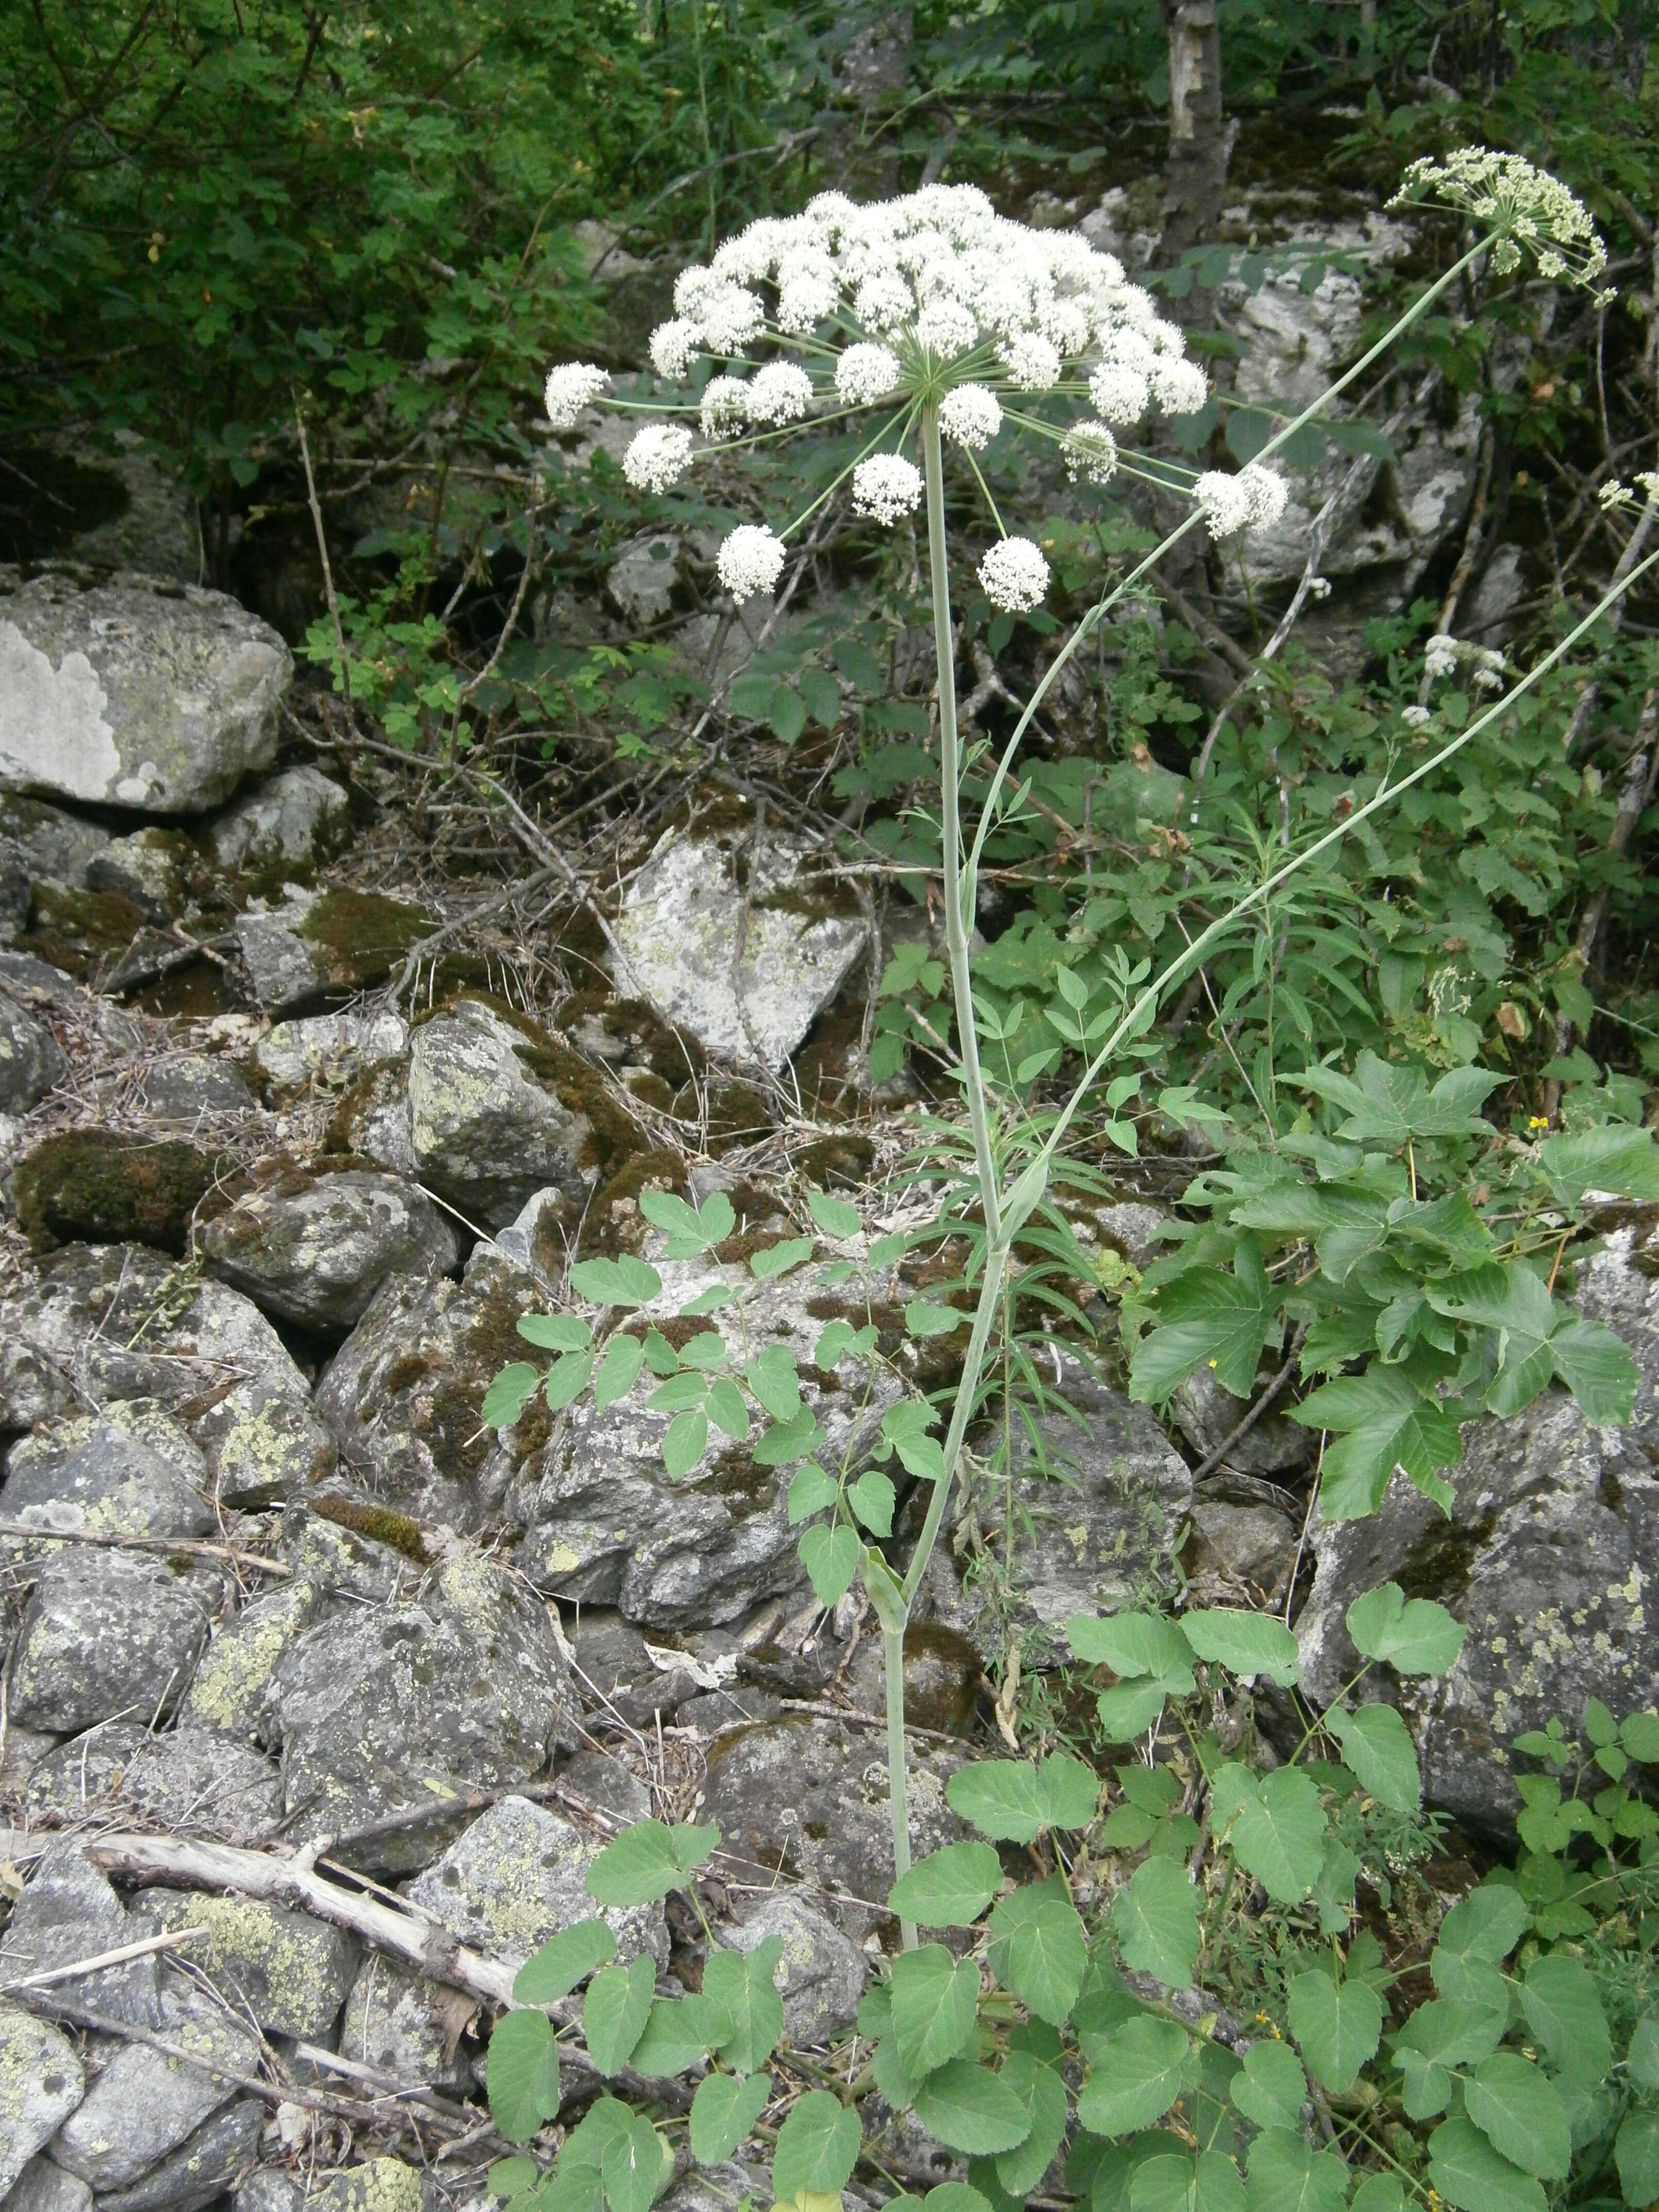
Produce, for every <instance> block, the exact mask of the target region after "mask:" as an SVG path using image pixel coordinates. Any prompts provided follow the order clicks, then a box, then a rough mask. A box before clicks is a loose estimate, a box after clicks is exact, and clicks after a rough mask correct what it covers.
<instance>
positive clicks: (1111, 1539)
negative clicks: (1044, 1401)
mask: <svg viewBox="0 0 1659 2212" xmlns="http://www.w3.org/2000/svg"><path fill="white" fill-rule="evenodd" d="M1055 1358H1056V1362H1057V1364H1058V1375H1057V1379H1056V1381H1055V1383H1054V1388H1055V1389H1056V1391H1057V1392H1058V1394H1059V1395H1060V1396H1061V1397H1063V1398H1064V1399H1065V1400H1066V1402H1067V1404H1068V1405H1069V1406H1070V1407H1072V1408H1073V1412H1074V1413H1076V1414H1078V1415H1079V1417H1080V1418H1079V1419H1075V1420H1074V1419H1071V1418H1070V1417H1069V1416H1068V1415H1067V1414H1066V1413H1065V1412H1064V1411H1063V1410H1060V1409H1058V1408H1056V1409H1054V1410H1053V1411H1051V1412H1048V1413H1044V1414H1042V1416H1041V1417H1040V1418H1039V1419H1038V1420H1037V1422H1036V1429H1037V1433H1038V1436H1039V1437H1040V1438H1041V1441H1042V1453H1043V1456H1044V1457H1045V1458H1046V1460H1047V1462H1048V1471H1047V1472H1045V1471H1044V1470H1043V1469H1042V1468H1041V1467H1040V1466H1039V1465H1038V1464H1037V1462H1036V1456H1035V1455H1034V1453H1033V1451H1032V1448H1031V1445H1030V1441H1029V1440H1028V1439H1026V1438H1024V1437H1021V1438H1019V1439H1018V1441H1017V1443H1016V1447H1015V1449H1016V1457H1017V1462H1018V1469H1019V1472H1018V1473H1017V1474H1016V1475H1015V1478H1014V1486H1013V1487H1014V1511H1015V1515H1016V1518H1017V1522H1018V1527H1019V1530H1020V1534H1019V1540H1018V1543H1017V1545H1016V1547H1015V1553H1014V1562H1013V1573H1012V1582H1011V1584H1010V1586H1009V1588H1008V1589H1007V1591H1006V1596H1005V1598H1004V1599H1003V1601H1002V1603H1003V1607H1004V1610H1003V1611H1002V1612H1001V1613H996V1612H994V1609H993V1608H992V1607H991V1606H990V1605H989V1603H988V1602H981V1601H979V1600H978V1599H977V1598H976V1597H975V1590H974V1586H973V1583H972V1581H971V1578H970V1580H969V1584H968V1586H967V1587H966V1589H964V1592H963V1595H964V1598H965V1599H966V1600H967V1601H968V1607H969V1616H968V1617H969V1620H971V1624H972V1626H971V1632H972V1633H973V1635H974V1636H975V1640H976V1641H977V1642H978V1643H979V1644H980V1645H981V1649H982V1650H985V1651H986V1652H987V1654H988V1653H989V1652H990V1651H991V1650H994V1649H996V1650H1000V1645H1001V1641H1002V1637H1003V1635H1004V1633H1005V1627H1004V1623H1005V1622H1006V1624H1008V1625H1012V1626H1013V1627H1015V1628H1018V1629H1023V1630H1024V1631H1025V1632H1026V1634H1027V1656H1028V1657H1030V1658H1048V1657H1052V1656H1056V1655H1057V1654H1058V1652H1059V1651H1060V1650H1061V1649H1062V1648H1063V1646H1064V1640H1065V1639H1064V1629H1065V1624H1066V1620H1067V1619H1068V1618H1069V1616H1070V1615H1071V1614H1073V1613H1115V1612H1116V1611H1117V1610H1118V1609H1119V1608H1120V1607H1126V1606H1136V1605H1140V1604H1144V1603H1146V1601H1149V1600H1152V1601H1156V1600H1157V1598H1158V1596H1160V1595H1163V1594H1164V1593H1166V1592H1168V1591H1169V1590H1170V1589H1173V1588H1174V1587H1175V1586H1176V1580H1177V1577H1176V1568H1175V1556H1174V1547H1175V1544H1176V1539H1177V1538H1178V1537H1179V1535H1180V1533H1181V1530H1182V1526H1183V1524H1184V1522H1185V1521H1186V1518H1187V1515H1188V1510H1189V1509H1190V1506H1191V1504H1192V1495H1193V1478H1192V1474H1191V1471H1190V1469H1189V1468H1188V1466H1187V1462H1185V1461H1184V1460H1183V1459H1182V1456H1181V1455H1180V1453H1179V1452H1177V1451H1176V1450H1175V1449H1173V1447H1172V1446H1171V1445H1170V1441H1169V1439H1168V1437H1165V1435H1164V1431H1162V1429H1160V1428H1159V1427H1158V1423H1157V1422H1156V1421H1155V1420H1154V1419H1152V1414H1151V1413H1149V1412H1148V1411H1147V1410H1146V1407H1144V1406H1134V1405H1131V1404H1130V1402H1129V1401H1128V1400H1127V1398H1125V1397H1124V1396H1123V1395H1121V1392H1119V1391H1116V1390H1114V1389H1109V1387H1108V1386H1107V1385H1106V1384H1105V1383H1102V1382H1100V1381H1098V1380H1097V1377H1096V1376H1093V1375H1092V1374H1091V1372H1090V1371H1089V1370H1087V1369H1086V1368H1085V1366H1084V1364H1083V1363H1082V1362H1081V1361H1080V1360H1079V1359H1078V1358H1076V1357H1075V1356H1074V1355H1073V1354H1071V1353H1069V1352H1056V1353H1055ZM1043 1379H1044V1382H1045V1383H1046V1382H1047V1381H1048V1376H1046V1375H1045V1376H1044V1378H1043ZM959 1497H960V1504H958V1505H957V1510H956V1513H955V1516H954V1517H955V1522H956V1524H957V1529H958V1531H959V1534H960V1535H961V1537H962V1538H963V1539H964V1540H965V1541H964V1542H963V1544H962V1545H961V1546H960V1547H959V1554H958V1555H959V1556H971V1554H972V1553H973V1552H974V1551H975V1550H976V1549H983V1550H988V1551H991V1552H993V1553H994V1554H995V1556H996V1559H997V1562H998V1565H999V1566H1000V1565H1001V1547H1000V1534H1001V1531H1002V1529H1003V1527H1004V1502H1003V1486H1002V1484H1001V1482H1000V1479H999V1480H997V1481H995V1482H992V1481H991V1480H989V1479H988V1478H987V1477H984V1476H977V1477H975V1478H973V1479H971V1480H969V1483H967V1484H966V1485H964V1486H963V1487H962V1489H961V1491H960V1492H959ZM964 1522H966V1523H967V1524H968V1525H967V1526H966V1527H965V1528H964V1527H963V1523H964Z"/></svg>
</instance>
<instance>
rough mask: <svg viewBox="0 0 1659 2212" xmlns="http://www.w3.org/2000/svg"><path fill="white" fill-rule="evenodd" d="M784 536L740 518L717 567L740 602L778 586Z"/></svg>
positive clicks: (725, 582) (723, 580)
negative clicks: (781, 536) (740, 520)
mask: <svg viewBox="0 0 1659 2212" xmlns="http://www.w3.org/2000/svg"><path fill="white" fill-rule="evenodd" d="M786 550H787V549H786V548H785V545H784V542H783V540H782V538H776V537H774V535H773V533H772V532H770V531H769V530H768V529H765V528H764V527H763V526H760V525H758V524H757V523H753V522H740V523H739V524H738V526H737V528H736V529H735V530H734V531H733V532H732V534H731V536H730V537H729V538H726V542H725V544H723V545H722V546H721V547H720V552H719V555H718V556H717V557H716V559H715V562H714V571H715V574H717V575H718V576H719V578H720V581H721V583H722V584H724V585H725V586H726V590H727V591H728V592H731V594H732V598H733V599H735V600H736V601H737V603H738V605H739V606H741V605H743V603H744V600H745V599H753V598H754V596H755V594H756V592H771V591H775V590H776V588H777V581H778V578H779V577H780V576H781V574H783V562H784V556H785V552H786Z"/></svg>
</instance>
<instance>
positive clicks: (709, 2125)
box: [691, 2074, 772, 2166]
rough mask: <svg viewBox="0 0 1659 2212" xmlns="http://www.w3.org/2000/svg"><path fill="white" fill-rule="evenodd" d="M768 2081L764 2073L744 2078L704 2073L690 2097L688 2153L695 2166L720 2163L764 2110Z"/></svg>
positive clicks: (746, 2134) (730, 2153)
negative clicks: (689, 2145) (748, 2079)
mask: <svg viewBox="0 0 1659 2212" xmlns="http://www.w3.org/2000/svg"><path fill="white" fill-rule="evenodd" d="M771 2094H772V2084H771V2081H770V2080H769V2077H768V2076H767V2075H764V2074H757V2075H754V2076H753V2077H752V2079H750V2081H738V2077H737V2075H735V2074H706V2075H704V2076H703V2078H702V2081H699V2082H698V2084H697V2093H696V2096H695V2097H693V2099H692V2100H691V2155H692V2157H693V2158H695V2159H696V2161H697V2163H698V2165H699V2166H720V2165H721V2164H722V2163H723V2162H724V2161H725V2160H726V2159H728V2158H730V2157H731V2155H732V2152H733V2151H734V2150H736V2148H738V2144H739V2143H741V2142H745V2141H746V2140H747V2139H748V2136H749V2133H750V2130H751V2129H752V2128H753V2126H754V2124H755V2123H756V2121H757V2119H759V2118H760V2116H761V2114H762V2113H763V2112H764V2111H765V2110H766V2106H767V2104H768V2101H769V2099H770V2097H771Z"/></svg>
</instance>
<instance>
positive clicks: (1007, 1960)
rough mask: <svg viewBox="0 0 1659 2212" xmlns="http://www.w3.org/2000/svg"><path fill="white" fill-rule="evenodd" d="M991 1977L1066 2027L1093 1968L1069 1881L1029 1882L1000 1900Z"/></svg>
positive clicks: (995, 1913) (1053, 1877)
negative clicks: (1089, 1966) (1087, 1974)
mask: <svg viewBox="0 0 1659 2212" xmlns="http://www.w3.org/2000/svg"><path fill="white" fill-rule="evenodd" d="M990 1929H991V1942H990V1946H989V1950H988V1954H987V1955H988V1957H989V1960H990V1965H991V1971H992V1972H994V1974H995V1975H996V1977H997V1978H998V1980H999V1981H1000V1983H1001V1984H1002V1985H1003V1987H1004V1988H1005V1989H1008V1990H1012V1991H1013V1993H1014V1995H1015V1996H1017V1997H1018V1999H1019V2000H1020V2002H1021V2003H1022V2004H1024V2006H1025V2007H1026V2008H1027V2010H1028V2011H1030V2012H1031V2013H1034V2014H1035V2015H1036V2018H1037V2019H1038V2020H1046V2021H1049V2022H1050V2023H1051V2024H1052V2025H1053V2026H1054V2027H1061V2026H1063V2025H1064V2023H1065V2021H1066V2017H1067V2015H1069V2014H1070V2012H1071V2009H1072V2007H1073V2004H1075V2002H1077V1997H1078V1993H1079V1990H1081V1989H1082V1987H1083V1977H1084V1975H1085V1972H1087V1969H1088V1965H1089V1950H1088V1944H1087V1942H1086V1941H1085V1936H1084V1933H1083V1923H1082V1921H1081V1920H1079V1917H1078V1914H1077V1908H1076V1906H1075V1905H1073V1903H1072V1898H1071V1893H1070V1891H1069V1890H1068V1889H1067V1888H1066V1881H1065V1877H1064V1876H1063V1875H1057V1874H1056V1875H1050V1876H1049V1877H1048V1881H1040V1882H1028V1883H1026V1884H1025V1885H1024V1887H1021V1888H1018V1889H1016V1890H1014V1891H1013V1892H1012V1894H1011V1895H1009V1896H1007V1897H1004V1898H1001V1899H999V1900H998V1902H997V1904H996V1905H995V1906H994V1909H993V1911H992V1913H991V1920H990Z"/></svg>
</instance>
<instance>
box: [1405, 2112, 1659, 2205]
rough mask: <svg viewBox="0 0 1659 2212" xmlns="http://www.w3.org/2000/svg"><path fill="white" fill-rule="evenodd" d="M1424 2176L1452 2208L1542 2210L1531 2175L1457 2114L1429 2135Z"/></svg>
mask: <svg viewBox="0 0 1659 2212" xmlns="http://www.w3.org/2000/svg"><path fill="white" fill-rule="evenodd" d="M1429 2179H1430V2180H1431V2182H1432V2183H1433V2185H1434V2186H1435V2187H1436V2188H1437V2190H1438V2191H1440V2194H1441V2196H1442V2197H1443V2199H1444V2201H1445V2202H1446V2203H1448V2204H1451V2205H1455V2207H1456V2208H1457V2212H1546V2203H1545V2197H1544V2192H1543V2191H1542V2189H1541V2187H1540V2186H1539V2185H1538V2184H1537V2182H1535V2181H1534V2179H1533V2178H1532V2176H1531V2175H1530V2174H1529V2173H1522V2171H1521V2169H1520V2167H1519V2166H1511V2165H1510V2161H1509V2160H1508V2159H1506V2158H1504V2157H1502V2156H1500V2155H1499V2154H1498V2152H1497V2151H1495V2150H1494V2149H1493V2148H1492V2145H1491V2144H1490V2143H1489V2142H1487V2141H1486V2137H1485V2136H1483V2135H1482V2134H1481V2132H1480V2129H1479V2128H1477V2127H1476V2126H1475V2125H1474V2123H1473V2122H1472V2121H1470V2120H1467V2119H1464V2118H1462V2117H1461V2116H1460V2117H1459V2118H1456V2119H1450V2120H1443V2121H1442V2122H1441V2124H1440V2125H1439V2126H1438V2127H1437V2129H1436V2130H1435V2131H1434V2133H1433V2134H1432V2135H1431V2136H1430V2137H1429ZM1638 2202H1639V2200H1638Z"/></svg>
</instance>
